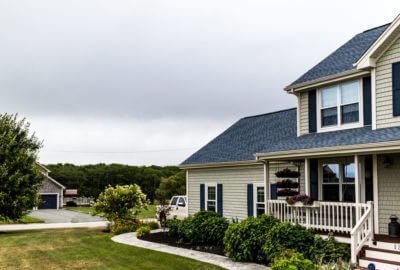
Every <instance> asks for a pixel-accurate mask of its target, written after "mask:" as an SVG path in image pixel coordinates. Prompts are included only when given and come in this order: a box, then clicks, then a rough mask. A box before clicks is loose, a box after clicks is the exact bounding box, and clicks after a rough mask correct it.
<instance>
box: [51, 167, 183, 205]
mask: <svg viewBox="0 0 400 270" xmlns="http://www.w3.org/2000/svg"><path fill="white" fill-rule="evenodd" d="M45 166H46V167H47V168H48V169H49V170H50V171H51V172H50V176H51V177H53V178H54V179H56V180H57V181H59V182H60V183H61V184H63V185H64V186H66V187H67V188H68V189H78V194H79V196H87V197H97V196H98V195H99V194H100V193H101V192H102V191H103V190H104V189H105V187H107V186H108V185H111V186H116V185H128V184H137V185H139V186H140V187H141V189H142V191H143V192H144V193H145V194H146V195H147V198H148V199H149V200H150V201H151V202H153V201H154V199H155V197H156V196H155V194H156V190H157V188H159V187H160V184H161V182H163V184H162V185H161V189H165V188H166V189H168V188H169V189H170V188H173V189H175V188H176V189H177V190H176V192H183V191H184V190H182V188H180V187H179V184H178V187H176V186H177V184H176V179H177V176H178V178H179V179H180V186H182V185H183V186H184V177H183V176H184V175H183V174H182V171H181V170H180V169H179V168H178V167H175V166H163V167H162V166H155V165H153V166H130V165H122V164H95V165H74V164H69V163H66V164H48V165H45ZM169 182H172V183H173V184H172V185H170V184H168V183H169ZM165 192H167V193H168V190H167V191H163V193H165ZM169 192H170V194H171V192H172V193H175V191H174V190H172V191H169ZM158 193H160V192H158Z"/></svg>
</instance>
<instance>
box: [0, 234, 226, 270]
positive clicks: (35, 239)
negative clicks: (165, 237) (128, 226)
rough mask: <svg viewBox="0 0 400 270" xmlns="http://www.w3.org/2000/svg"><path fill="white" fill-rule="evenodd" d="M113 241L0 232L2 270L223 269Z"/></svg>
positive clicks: (97, 236) (87, 236) (102, 237)
mask: <svg viewBox="0 0 400 270" xmlns="http://www.w3.org/2000/svg"><path fill="white" fill-rule="evenodd" d="M110 238H111V235H110V234H106V233H103V232H101V231H100V230H98V229H97V230H95V229H63V230H43V231H20V232H10V233H0V269H2V270H3V269H33V270H35V269H40V270H50V269H144V270H146V269H155V270H159V269H162V270H164V269H165V270H169V269H171V270H172V269H180V270H185V269H200V270H205V269H207V270H214V269H222V268H219V267H217V266H213V265H210V264H205V263H202V262H199V261H195V260H191V259H187V258H183V257H179V256H174V255H170V254H165V253H160V252H155V251H151V250H147V249H142V248H137V247H133V246H128V245H123V244H119V243H115V242H113V241H112V240H111V239H110Z"/></svg>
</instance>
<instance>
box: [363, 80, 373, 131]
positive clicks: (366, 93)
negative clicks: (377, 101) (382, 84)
mask: <svg viewBox="0 0 400 270" xmlns="http://www.w3.org/2000/svg"><path fill="white" fill-rule="evenodd" d="M362 82H363V107H364V126H369V125H371V124H372V102H371V101H372V99H371V77H364V78H363V80H362Z"/></svg>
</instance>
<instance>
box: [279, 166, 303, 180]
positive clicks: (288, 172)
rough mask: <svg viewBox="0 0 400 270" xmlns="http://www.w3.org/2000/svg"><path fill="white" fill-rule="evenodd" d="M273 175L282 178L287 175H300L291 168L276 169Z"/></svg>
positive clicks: (294, 176)
mask: <svg viewBox="0 0 400 270" xmlns="http://www.w3.org/2000/svg"><path fill="white" fill-rule="evenodd" d="M275 175H276V177H280V178H283V177H287V178H298V177H300V172H298V171H292V170H291V169H289V168H286V169H283V170H280V171H277V172H276V173H275Z"/></svg>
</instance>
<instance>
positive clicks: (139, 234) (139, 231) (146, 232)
mask: <svg viewBox="0 0 400 270" xmlns="http://www.w3.org/2000/svg"><path fill="white" fill-rule="evenodd" d="M150 232H151V228H150V227H149V226H142V227H140V228H138V229H137V230H136V236H137V237H139V238H140V237H143V236H146V235H149V234H150Z"/></svg>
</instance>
